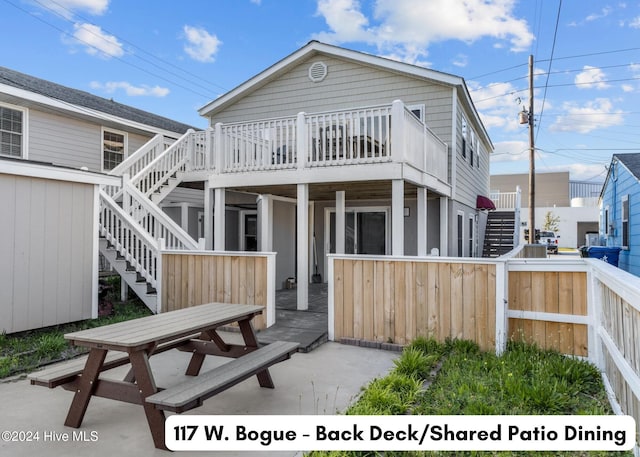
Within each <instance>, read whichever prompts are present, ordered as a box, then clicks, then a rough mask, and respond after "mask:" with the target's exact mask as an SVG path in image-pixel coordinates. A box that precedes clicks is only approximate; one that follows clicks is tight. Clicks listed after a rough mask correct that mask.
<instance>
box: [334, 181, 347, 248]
mask: <svg viewBox="0 0 640 457" xmlns="http://www.w3.org/2000/svg"><path fill="white" fill-rule="evenodd" d="M345 217H346V216H345V191H344V190H339V191H337V192H336V254H344V251H345V240H344V238H345V231H346V219H345Z"/></svg>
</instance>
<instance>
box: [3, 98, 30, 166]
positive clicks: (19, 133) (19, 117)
mask: <svg viewBox="0 0 640 457" xmlns="http://www.w3.org/2000/svg"><path fill="white" fill-rule="evenodd" d="M24 127H25V124H24V112H23V111H22V110H18V109H13V108H9V107H7V106H3V105H0V155H3V156H10V157H23V156H24V155H25V154H24V151H23V147H24Z"/></svg>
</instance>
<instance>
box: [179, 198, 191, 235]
mask: <svg viewBox="0 0 640 457" xmlns="http://www.w3.org/2000/svg"><path fill="white" fill-rule="evenodd" d="M180 228H181V229H182V230H184V231H185V232H187V233H189V204H188V203H186V202H182V203H180Z"/></svg>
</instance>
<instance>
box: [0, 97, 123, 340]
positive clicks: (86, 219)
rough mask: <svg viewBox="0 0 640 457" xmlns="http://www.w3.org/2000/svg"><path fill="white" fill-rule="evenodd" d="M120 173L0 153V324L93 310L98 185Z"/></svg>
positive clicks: (59, 319) (6, 327) (26, 323)
mask: <svg viewBox="0 0 640 457" xmlns="http://www.w3.org/2000/svg"><path fill="white" fill-rule="evenodd" d="M0 109H1V108H0ZM120 181H121V179H120V178H119V177H115V176H107V175H105V174H102V173H93V172H89V171H81V170H78V169H72V168H67V167H57V166H52V165H50V164H43V163H40V162H33V161H29V160H18V159H9V158H0V195H1V197H0V213H1V214H2V215H3V217H4V218H5V221H4V223H3V224H1V225H0V252H2V255H1V256H0V332H2V333H5V332H6V333H13V332H20V331H23V330H31V329H34V328H40V327H47V326H51V325H58V324H63V323H67V322H73V321H78V320H82V319H89V318H92V317H94V318H95V317H97V316H98V218H97V217H96V216H97V214H98V190H99V187H100V186H101V185H111V186H119V185H120Z"/></svg>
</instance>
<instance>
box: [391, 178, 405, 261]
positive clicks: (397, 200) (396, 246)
mask: <svg viewBox="0 0 640 457" xmlns="http://www.w3.org/2000/svg"><path fill="white" fill-rule="evenodd" d="M391 237H392V240H393V241H392V242H391V253H392V254H393V255H395V256H403V255H404V180H402V179H394V180H393V181H392V182H391Z"/></svg>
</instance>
